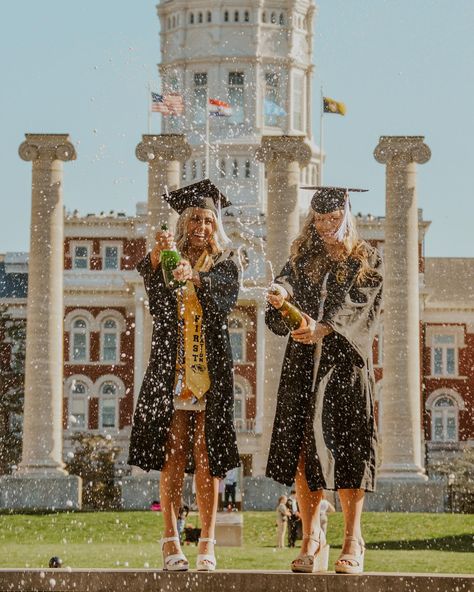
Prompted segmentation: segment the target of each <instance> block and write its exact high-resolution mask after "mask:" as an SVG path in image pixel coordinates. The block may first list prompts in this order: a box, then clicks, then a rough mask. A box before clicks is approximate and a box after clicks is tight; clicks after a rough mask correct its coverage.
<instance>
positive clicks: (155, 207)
mask: <svg viewBox="0 0 474 592" xmlns="http://www.w3.org/2000/svg"><path fill="white" fill-rule="evenodd" d="M135 154H136V156H137V158H138V160H141V161H142V162H147V163H148V223H147V250H150V249H151V248H152V247H153V245H154V244H155V234H156V232H157V230H159V228H160V226H161V224H163V223H164V222H166V223H167V224H168V226H169V227H170V228H173V229H174V225H175V223H176V219H177V215H176V212H174V210H172V209H171V208H170V207H169V206H168V204H167V203H166V202H165V201H164V200H163V199H161V196H162V195H163V194H164V193H166V189H168V191H173V190H174V189H178V187H180V184H181V183H180V181H181V177H180V169H181V163H182V162H184V161H185V160H187V159H188V158H190V157H191V147H190V146H189V144H188V142H187V141H186V139H185V137H184V136H183V135H180V134H161V135H156V136H153V135H143V136H142V141H141V142H140V143H139V144H138V145H137V147H136V150H135Z"/></svg>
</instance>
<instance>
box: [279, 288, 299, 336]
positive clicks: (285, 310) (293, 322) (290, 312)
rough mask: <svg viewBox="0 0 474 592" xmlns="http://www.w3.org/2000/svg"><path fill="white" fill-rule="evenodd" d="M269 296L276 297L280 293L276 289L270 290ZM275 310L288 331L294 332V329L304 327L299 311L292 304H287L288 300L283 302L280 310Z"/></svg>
mask: <svg viewBox="0 0 474 592" xmlns="http://www.w3.org/2000/svg"><path fill="white" fill-rule="evenodd" d="M270 294H275V295H278V294H280V292H279V290H278V288H271V289H270ZM276 310H278V312H279V313H280V314H281V316H282V318H283V322H284V323H285V325H286V326H287V327H288V329H289V330H290V331H296V329H300V328H301V327H306V325H307V323H306V319H305V318H304V316H303V315H302V314H301V311H300V309H299V308H298V307H297V306H295V305H294V304H291V302H288V300H285V301H284V302H283V304H282V305H281V306H280V308H277V309H276Z"/></svg>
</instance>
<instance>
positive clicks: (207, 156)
mask: <svg viewBox="0 0 474 592" xmlns="http://www.w3.org/2000/svg"><path fill="white" fill-rule="evenodd" d="M206 89H207V90H206V152H205V154H206V177H207V178H208V179H210V178H211V175H210V171H209V135H210V125H209V122H210V119H211V118H210V116H209V86H207V87H206Z"/></svg>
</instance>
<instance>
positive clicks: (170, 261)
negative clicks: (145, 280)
mask: <svg viewBox="0 0 474 592" xmlns="http://www.w3.org/2000/svg"><path fill="white" fill-rule="evenodd" d="M161 230H165V231H166V230H168V225H167V224H162V225H161ZM172 246H173V247H174V248H173V249H165V250H163V251H161V254H160V263H161V271H162V273H163V279H164V280H165V284H166V286H167V287H168V288H171V289H172V290H174V289H175V288H179V287H180V286H184V285H185V283H186V282H178V281H177V280H175V278H174V276H173V270H175V269H176V267H177V266H178V263H179V262H180V261H181V255H180V254H179V252H178V250H177V249H176V245H175V244H174V243H173V245H172Z"/></svg>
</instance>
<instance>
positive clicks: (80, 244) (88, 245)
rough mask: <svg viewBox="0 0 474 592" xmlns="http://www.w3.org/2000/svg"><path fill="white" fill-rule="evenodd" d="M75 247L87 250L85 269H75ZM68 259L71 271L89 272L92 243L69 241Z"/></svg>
mask: <svg viewBox="0 0 474 592" xmlns="http://www.w3.org/2000/svg"><path fill="white" fill-rule="evenodd" d="M76 247H86V248H87V259H86V261H87V267H76V264H75V262H76ZM69 248H70V253H69V254H70V257H71V269H74V270H76V271H89V270H90V268H91V258H92V242H91V241H71V242H70V247H69Z"/></svg>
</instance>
